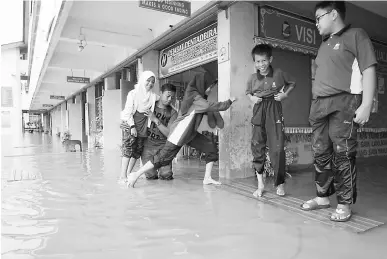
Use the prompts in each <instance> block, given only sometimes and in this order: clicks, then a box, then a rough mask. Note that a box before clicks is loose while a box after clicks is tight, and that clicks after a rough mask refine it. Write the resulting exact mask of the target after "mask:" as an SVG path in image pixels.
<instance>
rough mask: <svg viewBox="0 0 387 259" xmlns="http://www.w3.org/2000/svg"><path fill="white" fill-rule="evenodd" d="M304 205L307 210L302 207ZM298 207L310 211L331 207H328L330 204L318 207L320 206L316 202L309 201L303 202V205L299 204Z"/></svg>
mask: <svg viewBox="0 0 387 259" xmlns="http://www.w3.org/2000/svg"><path fill="white" fill-rule="evenodd" d="M304 204H306V205H308V208H305V207H304ZM300 207H301V209H302V210H305V211H310V210H321V209H327V208H329V207H331V205H330V204H324V205H320V204H318V203H317V201H315V200H309V201H307V202H304V203H303V204H301V206H300Z"/></svg>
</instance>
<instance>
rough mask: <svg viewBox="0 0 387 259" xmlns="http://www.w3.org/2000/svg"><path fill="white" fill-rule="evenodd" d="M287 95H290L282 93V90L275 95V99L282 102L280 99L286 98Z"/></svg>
mask: <svg viewBox="0 0 387 259" xmlns="http://www.w3.org/2000/svg"><path fill="white" fill-rule="evenodd" d="M287 97H288V95H287V94H285V93H281V92H280V93H278V94H276V95H274V100H276V101H278V102H280V101H282V100H283V99H286V98H287Z"/></svg>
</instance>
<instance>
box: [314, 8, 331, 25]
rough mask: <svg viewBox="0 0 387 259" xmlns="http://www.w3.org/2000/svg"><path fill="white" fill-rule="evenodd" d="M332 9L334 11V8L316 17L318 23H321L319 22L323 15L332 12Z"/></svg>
mask: <svg viewBox="0 0 387 259" xmlns="http://www.w3.org/2000/svg"><path fill="white" fill-rule="evenodd" d="M332 11H333V10H330V11H329V12H326V13H324V14H322V15H320V16H317V17H316V23H319V22H320V19H321V18H322V17H323V16H325V15H327V14H329V13H331V12H332Z"/></svg>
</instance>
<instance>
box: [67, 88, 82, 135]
mask: <svg viewBox="0 0 387 259" xmlns="http://www.w3.org/2000/svg"><path fill="white" fill-rule="evenodd" d="M67 105H68V106H67V109H68V123H69V124H68V127H69V128H68V130H69V131H70V134H71V139H75V140H82V111H81V106H82V104H81V99H80V96H77V97H76V98H75V103H68V104H67Z"/></svg>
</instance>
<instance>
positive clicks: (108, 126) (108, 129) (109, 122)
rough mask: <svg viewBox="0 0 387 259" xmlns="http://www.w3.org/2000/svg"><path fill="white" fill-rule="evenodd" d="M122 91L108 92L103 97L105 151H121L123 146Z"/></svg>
mask: <svg viewBox="0 0 387 259" xmlns="http://www.w3.org/2000/svg"><path fill="white" fill-rule="evenodd" d="M120 94H121V93H120V90H119V89H117V90H108V91H105V92H104V96H103V97H102V113H103V138H104V143H103V147H104V149H105V150H109V149H110V150H119V146H120V145H121V129H120V122H121V119H120V113H121V96H120Z"/></svg>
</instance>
